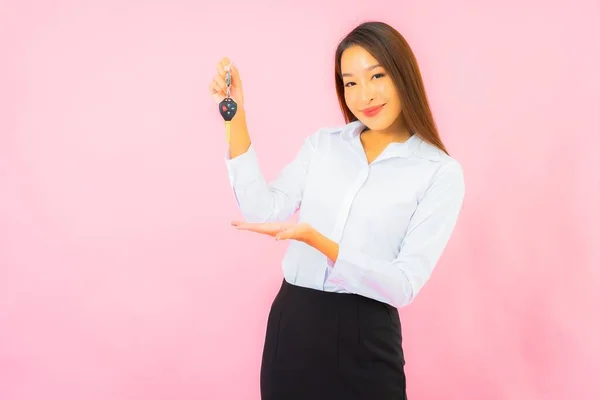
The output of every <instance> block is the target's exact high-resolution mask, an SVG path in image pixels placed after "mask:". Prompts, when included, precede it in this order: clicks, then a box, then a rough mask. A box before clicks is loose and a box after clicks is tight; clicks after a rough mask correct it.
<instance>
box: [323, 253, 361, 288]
mask: <svg viewBox="0 0 600 400" xmlns="http://www.w3.org/2000/svg"><path fill="white" fill-rule="evenodd" d="M357 257H358V258H357ZM360 257H361V254H359V253H357V252H355V251H353V250H352V248H351V247H350V246H345V245H343V244H340V245H339V250H338V256H337V260H336V261H335V262H333V261H331V260H330V259H327V264H328V265H329V266H330V267H331V271H330V274H329V276H328V281H329V282H330V283H333V284H335V285H336V286H339V287H343V288H344V289H346V290H350V291H352V290H353V288H354V287H355V286H356V285H357V284H359V283H360V281H361V279H362V275H363V270H362V268H361V267H359V265H361V264H360V261H359V259H360Z"/></svg>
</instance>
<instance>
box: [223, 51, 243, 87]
mask: <svg viewBox="0 0 600 400" xmlns="http://www.w3.org/2000/svg"><path fill="white" fill-rule="evenodd" d="M226 67H229V70H230V71H231V86H233V87H234V88H241V87H242V80H241V78H240V73H239V72H238V69H237V67H236V66H235V65H233V64H232V63H231V60H229V58H228V57H223V59H222V60H221V62H219V63H218V64H217V71H218V72H219V75H221V76H222V77H223V78H225V76H226V75H227V71H226V69H225V68H226Z"/></svg>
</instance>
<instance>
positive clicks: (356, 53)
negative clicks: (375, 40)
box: [340, 46, 379, 74]
mask: <svg viewBox="0 0 600 400" xmlns="http://www.w3.org/2000/svg"><path fill="white" fill-rule="evenodd" d="M377 64H379V62H378V61H377V59H376V58H375V57H373V56H372V55H371V53H369V52H368V51H366V50H365V49H364V48H362V47H360V46H352V47H349V48H347V49H346V50H344V52H343V53H342V57H341V59H340V69H341V71H342V73H350V74H357V73H360V72H363V71H364V70H365V69H367V68H369V67H372V66H373V65H377Z"/></svg>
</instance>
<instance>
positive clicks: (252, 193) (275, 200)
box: [226, 114, 316, 222]
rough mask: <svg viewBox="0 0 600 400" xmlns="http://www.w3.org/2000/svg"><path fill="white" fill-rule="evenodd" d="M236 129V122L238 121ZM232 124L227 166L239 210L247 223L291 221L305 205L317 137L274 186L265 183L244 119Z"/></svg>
mask: <svg viewBox="0 0 600 400" xmlns="http://www.w3.org/2000/svg"><path fill="white" fill-rule="evenodd" d="M238 116H239V117H242V118H239V119H238V122H237V125H234V121H235V120H236V119H237V117H238ZM238 116H236V118H234V119H233V121H232V124H231V138H230V146H229V147H230V148H229V153H228V155H227V156H226V165H227V170H228V174H229V181H230V184H231V186H232V189H233V192H234V195H235V198H236V201H237V204H238V207H239V209H240V211H241V212H242V215H243V216H244V219H245V220H246V221H247V222H274V221H283V220H286V219H288V218H289V217H291V216H292V215H293V214H294V213H295V212H296V210H297V209H298V207H299V206H300V202H301V201H302V194H303V191H304V183H305V180H306V175H307V173H308V168H309V166H310V162H311V160H312V156H313V154H314V149H315V146H316V143H315V141H316V135H312V136H310V137H308V138H307V139H306V140H305V141H304V144H303V145H302V147H301V148H300V151H299V152H298V153H297V155H296V157H295V159H294V160H293V161H292V162H290V163H289V164H287V165H286V166H285V167H284V168H283V169H282V171H281V172H280V173H279V175H278V176H277V178H276V179H275V180H274V181H273V182H270V183H268V182H266V181H265V179H264V177H263V175H262V173H261V171H260V167H259V164H258V159H257V156H256V152H255V150H254V146H252V144H251V143H250V137H249V135H248V129H247V127H246V122H245V119H244V118H243V117H244V115H243V114H242V115H238Z"/></svg>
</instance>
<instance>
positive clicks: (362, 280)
mask: <svg viewBox="0 0 600 400" xmlns="http://www.w3.org/2000/svg"><path fill="white" fill-rule="evenodd" d="M464 190H465V189H464V178H463V172H462V169H461V167H460V165H459V164H458V163H451V164H448V165H446V166H444V167H442V168H441V169H440V171H438V173H437V175H436V177H435V178H434V180H433V183H432V184H431V186H430V187H429V189H428V190H427V192H426V194H425V196H424V197H423V199H422V200H421V201H420V203H419V205H418V206H417V209H416V211H415V213H414V214H413V216H412V218H411V221H410V224H409V226H408V230H407V233H406V236H405V237H404V240H403V241H402V245H401V250H400V253H399V254H398V256H397V257H396V258H395V259H394V260H382V259H377V258H373V257H370V256H368V255H366V254H363V253H361V252H360V251H358V250H355V249H353V248H350V247H345V246H343V245H342V246H339V245H338V244H337V243H335V242H333V241H331V240H330V239H328V238H326V237H325V236H323V235H322V234H320V233H318V232H314V231H313V232H311V233H310V234H308V235H307V238H306V243H307V244H309V245H311V246H313V247H315V248H316V249H317V250H319V251H321V253H323V254H324V255H325V256H327V257H328V258H329V260H331V263H332V264H333V270H332V272H331V274H330V275H329V277H328V281H329V283H333V284H335V285H337V286H340V287H343V288H345V289H346V290H348V291H350V292H351V293H357V294H360V295H363V296H367V297H371V298H374V299H376V300H379V301H382V302H385V303H388V304H391V305H393V306H394V307H397V308H400V307H403V306H406V305H408V304H409V303H411V302H412V301H413V300H414V298H415V296H416V295H417V293H418V292H419V291H420V290H421V288H422V287H423V286H424V284H425V282H427V280H428V279H429V277H430V276H431V273H432V271H433V268H434V267H435V265H436V263H437V262H438V260H439V258H440V256H441V254H442V252H443V250H444V248H445V247H446V244H447V243H448V240H449V238H450V236H451V234H452V231H453V230H454V227H455V225H456V221H457V219H458V215H459V212H460V209H461V207H462V202H463V198H464Z"/></svg>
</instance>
